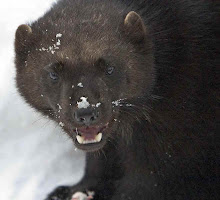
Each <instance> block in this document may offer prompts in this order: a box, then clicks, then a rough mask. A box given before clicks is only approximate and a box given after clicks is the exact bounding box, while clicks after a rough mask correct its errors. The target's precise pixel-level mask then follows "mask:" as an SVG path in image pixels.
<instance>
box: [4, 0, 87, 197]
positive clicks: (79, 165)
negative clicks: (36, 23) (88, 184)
mask: <svg viewBox="0 0 220 200" xmlns="http://www.w3.org/2000/svg"><path fill="white" fill-rule="evenodd" d="M52 2H53V0H31V1H30V0H7V1H1V6H0V188H1V190H0V200H43V199H44V198H45V196H46V194H47V193H48V192H50V191H51V190H52V189H53V188H55V187H56V186H58V185H63V184H73V183H75V182H77V181H79V179H80V178H81V177H82V174H83V169H84V154H83V153H82V152H80V151H75V150H74V149H75V148H74V146H73V145H72V142H71V141H70V140H69V139H68V138H67V136H65V135H64V134H63V133H62V131H61V130H60V129H59V127H56V125H55V124H54V123H53V122H50V121H47V120H46V119H43V117H42V116H40V115H39V114H37V113H36V112H34V111H33V110H32V109H31V108H30V107H29V106H28V105H26V104H25V103H24V101H23V99H22V98H21V97H20V96H19V95H18V94H17V91H16V89H15V83H14V75H15V69H14V65H13V56H14V53H13V39H14V33H15V30H16V28H17V26H18V25H20V24H22V23H25V22H29V21H32V20H34V19H37V18H38V17H39V16H41V15H42V14H43V13H44V12H45V11H46V9H48V8H49V7H50V5H51V3H52Z"/></svg>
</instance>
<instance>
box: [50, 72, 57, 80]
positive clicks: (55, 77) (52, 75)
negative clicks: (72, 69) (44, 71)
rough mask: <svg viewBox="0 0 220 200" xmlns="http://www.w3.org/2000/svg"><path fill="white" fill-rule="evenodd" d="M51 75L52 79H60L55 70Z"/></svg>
mask: <svg viewBox="0 0 220 200" xmlns="http://www.w3.org/2000/svg"><path fill="white" fill-rule="evenodd" d="M49 76H50V78H51V79H52V80H54V81H57V80H58V79H59V76H58V75H57V73H55V72H50V73H49Z"/></svg>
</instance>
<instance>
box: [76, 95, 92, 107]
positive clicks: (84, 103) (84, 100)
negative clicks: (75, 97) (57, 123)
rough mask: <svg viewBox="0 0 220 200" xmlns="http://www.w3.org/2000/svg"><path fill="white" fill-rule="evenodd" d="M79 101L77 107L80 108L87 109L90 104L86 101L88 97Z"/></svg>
mask: <svg viewBox="0 0 220 200" xmlns="http://www.w3.org/2000/svg"><path fill="white" fill-rule="evenodd" d="M80 99H81V101H80V102H78V101H77V107H78V108H79V109H80V108H88V107H89V106H90V103H89V102H88V101H87V99H88V97H80Z"/></svg>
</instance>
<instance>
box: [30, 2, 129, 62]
mask: <svg viewBox="0 0 220 200" xmlns="http://www.w3.org/2000/svg"><path fill="white" fill-rule="evenodd" d="M66 2H68V4H69V6H66V5H65V7H62V5H63V4H62V3H61V4H59V5H55V6H54V7H56V6H59V10H60V11H61V12H59V13H57V12H56V13H53V12H54V11H53V9H52V10H51V11H50V12H49V13H48V14H46V15H45V16H44V18H42V19H39V20H38V21H37V22H35V23H33V24H32V25H31V27H32V30H33V35H35V37H36V41H37V44H36V46H37V47H36V49H41V50H42V48H43V49H48V48H49V47H53V46H54V45H55V44H56V42H57V40H56V35H57V34H62V37H60V38H59V42H60V45H59V46H58V48H59V49H55V50H54V49H52V52H50V53H53V54H54V55H53V56H56V59H70V60H72V61H73V60H74V61H76V62H77V60H79V59H83V61H84V62H91V61H92V60H96V59H99V58H100V57H103V56H107V55H108V54H111V56H114V54H115V55H118V54H119V53H120V56H121V58H122V59H123V55H124V56H125V58H124V59H125V60H127V59H128V52H132V51H133V47H132V45H129V44H126V43H124V42H123V40H122V38H121V36H120V30H119V29H120V25H121V24H123V21H124V16H125V15H126V13H127V12H126V11H123V10H122V9H121V10H120V6H117V7H115V5H114V4H113V3H111V2H109V3H108V4H100V2H97V1H95V0H94V1H83V0H80V1H66ZM64 4H65V3H64ZM82 4H83V6H82ZM97 4H100V6H99V5H98V6H97ZM79 7H80V9H79ZM54 10H55V9H54ZM53 50H54V51H53ZM123 52H124V53H123ZM49 57H51V55H50V56H49Z"/></svg>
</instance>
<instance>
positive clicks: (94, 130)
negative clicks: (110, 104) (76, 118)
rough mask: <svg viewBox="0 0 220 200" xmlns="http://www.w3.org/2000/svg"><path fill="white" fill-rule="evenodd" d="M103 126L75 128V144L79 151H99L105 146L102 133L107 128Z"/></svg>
mask: <svg viewBox="0 0 220 200" xmlns="http://www.w3.org/2000/svg"><path fill="white" fill-rule="evenodd" d="M107 126H108V124H106V125H105V126H92V127H82V128H77V129H76V130H75V131H76V140H75V144H76V146H77V147H78V148H79V149H82V150H85V151H95V150H98V149H100V148H101V147H103V146H104V144H105V137H104V134H103V132H104V131H105V129H106V128H107Z"/></svg>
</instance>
